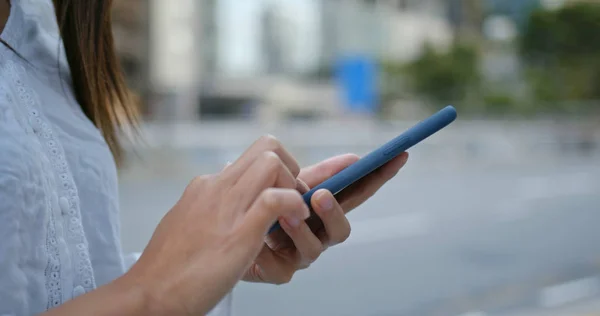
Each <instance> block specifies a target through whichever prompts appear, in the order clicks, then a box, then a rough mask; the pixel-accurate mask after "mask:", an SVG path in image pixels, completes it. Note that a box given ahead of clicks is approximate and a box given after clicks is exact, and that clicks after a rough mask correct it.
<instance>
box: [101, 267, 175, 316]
mask: <svg viewBox="0 0 600 316" xmlns="http://www.w3.org/2000/svg"><path fill="white" fill-rule="evenodd" d="M113 285H114V287H115V291H116V292H117V293H119V295H121V297H126V298H127V300H128V301H129V302H132V311H133V312H132V315H151V316H163V315H165V316H166V315H183V314H182V313H181V312H180V311H179V312H178V311H177V310H176V309H175V308H174V307H172V306H169V304H167V303H166V302H167V301H168V300H167V299H166V297H164V295H162V294H161V293H160V291H159V290H158V289H157V288H156V287H155V286H152V282H150V281H149V280H145V279H144V278H143V277H140V276H137V275H135V274H133V273H132V272H131V271H129V272H127V273H125V274H124V275H123V276H122V277H121V278H119V279H117V280H115V282H114V283H113Z"/></svg>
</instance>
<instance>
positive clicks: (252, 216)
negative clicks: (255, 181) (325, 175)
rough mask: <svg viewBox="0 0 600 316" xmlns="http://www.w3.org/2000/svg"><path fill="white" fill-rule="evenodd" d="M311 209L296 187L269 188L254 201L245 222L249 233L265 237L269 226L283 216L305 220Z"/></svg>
mask: <svg viewBox="0 0 600 316" xmlns="http://www.w3.org/2000/svg"><path fill="white" fill-rule="evenodd" d="M309 216H310V211H309V209H308V206H307V205H306V203H304V200H303V199H302V195H301V194H300V192H298V191H297V190H295V189H283V188H269V189H267V190H265V191H263V192H262V194H261V195H260V196H259V197H258V198H257V199H256V200H255V201H254V203H253V204H252V206H251V207H250V209H249V210H248V212H247V213H246V219H245V222H244V226H245V229H247V230H248V231H247V233H248V234H250V235H252V236H256V237H260V239H261V240H263V239H264V236H265V234H266V233H267V232H268V231H269V228H271V226H272V225H273V224H274V223H275V222H277V221H278V220H279V218H281V217H286V218H293V219H296V220H305V219H307V218H308V217H309Z"/></svg>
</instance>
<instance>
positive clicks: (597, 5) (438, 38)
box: [113, 0, 600, 316]
mask: <svg viewBox="0 0 600 316" xmlns="http://www.w3.org/2000/svg"><path fill="white" fill-rule="evenodd" d="M113 17H114V19H115V21H114V23H115V37H116V40H117V43H118V48H119V53H120V57H121V61H122V64H123V67H124V68H125V70H126V72H127V77H128V80H129V84H130V86H131V87H132V89H133V90H134V91H135V92H136V94H137V96H138V97H139V101H140V106H141V110H142V113H143V124H142V137H140V138H137V141H134V142H132V143H131V144H130V147H129V148H128V157H127V161H126V163H125V165H124V167H123V169H122V170H121V172H120V178H121V179H120V180H121V205H122V220H123V225H122V234H123V247H124V250H125V251H126V252H140V251H142V250H143V249H144V247H145V245H146V243H147V242H148V240H149V238H150V236H151V234H152V232H153V230H154V228H155V226H156V225H157V223H158V222H159V221H160V219H161V218H162V216H163V215H164V214H165V212H167V211H168V210H169V209H170V208H171V207H172V205H173V204H174V203H175V202H176V201H177V199H178V198H179V197H180V194H181V192H182V191H183V189H184V188H185V186H186V185H187V183H188V182H189V180H190V179H191V178H192V177H194V176H195V175H198V174H203V173H211V172H216V171H218V170H220V169H221V168H222V167H223V166H224V165H225V163H226V162H227V161H233V160H235V159H236V158H237V157H238V156H239V155H240V154H241V152H242V151H243V150H244V149H245V148H246V147H248V146H249V145H250V144H251V143H252V142H253V141H254V140H255V139H256V138H258V137H259V136H261V135H263V134H265V133H271V134H273V135H275V136H276V137H277V138H279V139H280V140H281V141H282V142H283V143H284V144H285V146H286V147H287V148H288V149H289V150H290V151H291V152H292V153H293V154H294V155H295V156H296V158H297V159H298V161H299V162H300V163H301V164H302V165H308V164H312V163H315V162H318V161H320V160H322V159H325V158H327V157H330V156H332V155H336V154H341V153H346V152H354V153H357V154H365V153H367V152H368V151H370V150H372V149H374V148H376V147H377V146H379V145H380V144H383V143H384V142H386V141H387V140H389V139H391V138H392V137H394V136H396V135H398V134H399V133H401V132H402V131H404V130H405V129H406V128H408V127H410V126H411V125H413V124H414V123H416V122H417V121H419V120H421V119H423V118H425V117H427V116H428V115H429V114H431V113H433V112H435V111H437V110H439V109H441V108H443V107H444V106H446V105H448V104H452V105H454V106H455V107H456V108H457V109H458V111H459V119H458V121H457V122H455V123H454V124H452V125H451V126H450V127H448V128H447V129H444V130H443V131H442V132H440V133H438V134H436V135H434V136H432V137H431V138H429V139H428V140H426V141H425V142H423V143H421V144H419V145H418V146H416V147H415V148H413V149H410V150H409V151H410V154H411V158H410V159H409V162H408V164H407V165H406V166H405V167H404V169H403V170H402V171H401V172H400V174H399V176H397V177H396V178H395V179H394V180H393V181H391V182H390V183H389V184H387V185H386V186H385V187H384V188H383V189H382V190H381V191H380V193H379V194H377V195H376V196H375V197H374V198H373V199H372V200H370V201H368V202H367V203H366V204H365V205H363V206H362V207H360V208H359V209H357V210H355V211H354V212H352V213H351V214H350V215H349V218H350V221H351V224H352V228H353V231H352V235H351V237H350V239H349V240H348V241H347V243H346V244H344V245H342V246H339V247H335V248H332V249H330V250H328V251H327V252H326V253H325V254H324V255H323V256H322V257H321V258H320V260H319V261H318V262H317V263H315V264H314V265H313V266H312V267H311V268H310V269H308V270H305V271H302V272H299V273H298V274H297V275H296V276H295V277H294V280H293V281H292V283H291V284H288V285H285V286H267V285H256V284H246V283H242V284H240V285H239V286H238V287H237V288H236V289H235V291H234V293H233V306H234V315H291V316H294V315H357V316H359V315H360V316H363V315H366V316H392V315H478V316H481V315H574V316H580V315H600V229H599V226H600V1H597V0H596V1H593V0H588V1H583V0H580V1H576V0H543V1H542V0H169V1H167V0H116V1H115V7H114V16H113ZM594 313H596V314H594Z"/></svg>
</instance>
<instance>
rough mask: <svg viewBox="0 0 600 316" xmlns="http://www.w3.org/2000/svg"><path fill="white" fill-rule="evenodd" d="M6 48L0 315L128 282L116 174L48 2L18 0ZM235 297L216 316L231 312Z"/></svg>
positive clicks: (0, 65)
mask: <svg viewBox="0 0 600 316" xmlns="http://www.w3.org/2000/svg"><path fill="white" fill-rule="evenodd" d="M10 2H11V12H10V16H9V19H8V22H7V24H6V26H5V29H4V31H3V32H2V34H1V36H0V37H1V38H2V39H3V40H4V41H6V42H7V43H8V44H9V45H10V46H11V47H12V48H13V49H14V50H16V52H17V53H18V54H19V55H21V56H22V57H23V58H21V57H19V56H18V55H17V54H15V53H14V52H13V51H11V50H10V49H8V48H6V47H5V46H4V45H1V44H0V315H32V314H37V313H40V312H43V311H46V310H48V309H50V308H52V307H55V306H58V305H60V304H62V303H64V302H66V301H68V300H70V299H72V298H73V297H76V296H78V295H81V294H84V293H86V292H89V291H92V290H93V289H95V288H96V287H98V286H101V285H103V284H106V283H108V282H110V281H112V280H114V279H115V278H117V277H119V276H120V275H122V274H123V273H124V272H125V270H126V266H125V263H124V259H123V255H122V252H121V241H120V227H119V197H118V186H117V172H116V167H115V163H114V160H113V156H112V155H111V153H110V150H109V149H108V147H107V145H106V143H105V141H104V139H103V137H102V135H101V133H100V132H99V131H98V129H97V128H96V127H95V126H94V125H93V124H92V122H91V121H90V120H88V119H87V117H86V116H85V115H84V113H83V112H82V110H81V108H80V106H79V105H78V103H77V101H76V100H75V98H74V95H73V92H72V85H71V78H70V73H69V68H68V64H67V61H66V58H65V55H64V48H63V46H62V43H61V40H60V37H59V32H58V27H57V23H56V19H55V15H54V8H53V5H52V1H51V0H11V1H10ZM230 304H231V299H230V297H228V298H227V299H225V300H224V301H223V302H222V303H221V304H220V306H218V307H217V308H216V309H215V310H214V311H213V314H212V315H229V314H230Z"/></svg>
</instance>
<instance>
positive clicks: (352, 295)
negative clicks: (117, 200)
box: [121, 146, 600, 316]
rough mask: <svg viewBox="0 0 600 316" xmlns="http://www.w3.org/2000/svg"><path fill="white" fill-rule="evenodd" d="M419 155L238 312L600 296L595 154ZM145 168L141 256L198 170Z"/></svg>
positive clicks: (137, 214) (332, 311)
mask: <svg viewBox="0 0 600 316" xmlns="http://www.w3.org/2000/svg"><path fill="white" fill-rule="evenodd" d="M432 147H434V146H432ZM342 149H350V150H349V151H352V150H351V148H342ZM342 149H340V150H339V152H345V150H342ZM203 152H205V151H200V152H195V153H192V154H189V152H188V154H186V155H189V156H193V157H200V156H202V154H201V153H203ZM440 152H443V151H440ZM410 153H411V158H410V159H409V162H408V164H407V165H406V166H405V168H404V169H403V170H402V171H401V172H400V174H399V175H398V176H397V177H396V178H395V179H394V180H392V181H391V182H390V183H388V184H387V185H386V186H385V187H384V188H383V189H382V190H381V191H380V192H379V193H378V194H377V195H376V196H375V197H374V198H372V199H371V200H369V201H368V202H367V203H366V204H365V205H363V206H362V207H360V208H359V209H356V210H355V211H353V212H352V213H351V214H350V215H349V218H350V222H351V224H352V229H353V230H352V234H351V237H350V238H349V239H348V241H347V242H346V243H345V244H343V245H340V246H338V247H333V248H331V249H329V250H328V251H327V252H325V253H324V254H323V255H322V257H321V258H320V259H319V260H318V261H317V262H316V263H315V264H314V265H313V266H311V267H310V268H309V269H307V270H305V271H301V272H299V273H297V275H296V276H295V277H294V279H293V280H292V282H291V283H290V284H288V285H283V286H272V285H258V284H247V283H241V284H239V285H238V287H237V288H236V289H235V291H234V295H233V302H234V306H235V315H261V316H263V315H289V316H295V315H348V316H352V315H356V316H371V315H372V316H392V315H394V316H400V315H457V316H458V315H471V314H469V313H474V314H472V315H513V314H514V315H518V313H522V312H523V311H530V312H529V313H532V311H537V310H540V311H542V310H553V309H558V308H562V307H564V306H565V305H568V304H575V303H577V302H579V301H588V300H593V299H597V298H599V297H600V296H599V295H600V283H598V282H597V280H596V279H595V278H596V277H597V276H600V247H598V241H600V230H598V225H599V223H600V163H598V162H599V161H600V160H599V158H598V156H597V155H592V156H583V155H579V154H577V153H572V154H566V155H565V154H556V155H555V156H553V157H548V159H540V160H539V162H536V161H535V160H536V159H539V158H538V157H535V156H527V157H525V156H524V157H519V156H516V158H515V159H514V162H513V163H510V164H509V163H507V164H494V163H491V162H489V163H481V162H480V163H472V164H469V163H464V161H463V162H462V163H461V162H460V161H459V160H460V159H458V160H457V159H456V158H453V159H452V160H445V159H444V158H443V157H444V156H443V155H437V156H436V155H434V154H435V153H436V150H433V149H431V148H429V147H426V146H425V147H423V148H419V147H415V149H414V150H411V151H410ZM321 154H323V153H321ZM174 155H175V154H173V153H170V154H169V155H165V157H175V156H174ZM178 155H179V154H178ZM307 156H310V155H307ZM434 156H435V157H434ZM455 156H456V155H455ZM154 158H156V156H155V157H154ZM151 159H152V158H151ZM151 159H150V160H151ZM161 159H162V158H161ZM312 160H313V161H314V159H312ZM488 160H489V159H488ZM532 160H534V161H532ZM313 161H311V162H313ZM151 165H152V164H151V163H150V162H148V163H147V165H146V166H151ZM180 166H185V164H180ZM146 168H148V167H146ZM140 170H146V169H143V168H142V169H139V170H138V171H135V172H134V171H132V172H126V173H124V175H123V176H122V183H121V185H122V186H121V199H122V208H123V211H122V214H123V215H122V218H123V227H122V230H123V245H124V250H125V251H141V250H142V249H143V246H144V245H145V243H146V242H147V240H148V238H149V237H150V234H151V233H152V230H153V228H154V227H155V225H156V224H157V223H158V221H159V220H160V218H161V216H162V215H163V214H164V212H165V211H167V210H168V209H169V208H170V206H172V205H173V203H174V202H175V201H176V200H177V198H178V197H179V194H180V193H181V192H182V190H183V188H184V187H185V185H186V184H187V183H188V181H189V180H190V179H191V174H194V173H195V172H198V171H197V170H188V171H187V172H186V170H187V169H186V168H185V167H180V169H177V170H176V171H173V172H170V173H166V172H165V173H161V172H164V171H154V172H155V173H154V174H152V172H149V173H150V174H148V172H146V173H144V172H142V171H140ZM155 170H159V169H155ZM577 280H584V281H581V282H580V283H576V284H579V285H577V286H571V287H563V288H559V289H558V290H555V291H553V292H551V293H552V295H546V294H544V293H549V292H548V291H547V289H549V288H550V289H551V288H554V287H556V286H558V285H560V284H568V283H569V282H575V281H577ZM585 280H592V281H585ZM581 284H583V285H581ZM476 312H477V313H479V314H475V313H476ZM575 316H577V315H575Z"/></svg>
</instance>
